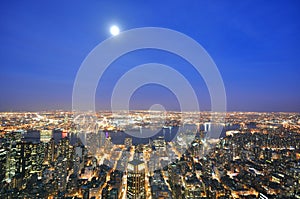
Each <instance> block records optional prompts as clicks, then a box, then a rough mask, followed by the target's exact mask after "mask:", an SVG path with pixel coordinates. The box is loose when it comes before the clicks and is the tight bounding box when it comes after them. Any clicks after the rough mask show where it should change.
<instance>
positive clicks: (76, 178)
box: [0, 111, 300, 198]
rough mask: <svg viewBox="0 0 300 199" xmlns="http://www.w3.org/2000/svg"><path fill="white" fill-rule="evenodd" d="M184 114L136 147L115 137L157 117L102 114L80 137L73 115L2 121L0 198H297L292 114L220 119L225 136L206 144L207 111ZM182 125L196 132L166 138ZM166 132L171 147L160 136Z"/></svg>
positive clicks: (298, 124) (298, 125)
mask: <svg viewBox="0 0 300 199" xmlns="http://www.w3.org/2000/svg"><path fill="white" fill-rule="evenodd" d="M159 114H160V113H156V114H155V115H159ZM185 114H188V115H190V117H189V118H192V119H190V120H187V121H182V120H181V119H180V118H181V117H180V115H181V113H177V112H168V113H166V115H167V116H166V121H167V122H166V123H165V125H164V126H163V127H161V129H162V132H163V133H162V134H161V135H160V134H159V133H158V135H156V136H153V137H150V138H148V139H146V142H145V143H142V141H140V140H134V137H132V136H128V137H122V136H120V135H119V134H125V132H126V131H127V129H128V130H131V131H133V130H134V129H136V131H140V130H141V129H143V128H145V129H147V128H149V125H150V124H154V125H155V124H157V123H158V121H157V120H160V118H159V117H151V116H155V115H152V114H149V112H148V111H133V112H131V113H130V116H131V117H130V118H131V120H130V121H128V122H129V123H127V124H126V129H125V128H124V127H120V126H118V125H117V124H118V123H122V122H123V123H124V121H127V120H124V118H123V119H122V117H119V118H118V119H117V120H116V119H115V118H112V117H111V116H112V115H111V114H110V113H109V112H99V113H97V116H96V118H97V119H96V121H95V123H93V124H94V125H93V126H85V127H84V128H85V129H78V128H76V124H74V122H73V121H74V120H73V114H72V112H63V111H54V112H40V113H35V112H7V113H2V114H1V129H0V130H1V139H0V141H1V142H0V144H1V151H0V152H1V153H0V158H1V159H0V160H1V162H0V164H1V167H0V168H1V170H0V174H1V179H3V180H2V181H1V192H0V193H1V196H2V197H6V198H258V197H259V198H299V197H300V190H299V186H300V164H299V160H300V114H299V113H257V112H248V113H245V112H230V113H227V115H226V123H225V126H224V128H223V133H222V135H221V137H220V139H219V140H218V141H214V142H209V140H207V139H206V135H207V134H208V133H209V132H210V131H211V130H212V129H213V128H212V126H213V124H212V123H210V121H209V116H210V115H211V114H210V113H205V112H204V113H201V114H199V113H198V114H197V113H192V112H191V113H185ZM215 114H216V115H217V113H215ZM120 115H122V113H120ZM122 120H123V121H122ZM149 121H151V122H149ZM188 125H190V126H194V131H193V130H191V129H193V128H185V129H180V128H179V129H178V131H183V132H175V131H172V128H177V127H178V126H188ZM80 132H88V133H85V136H86V140H92V141H90V142H88V141H86V145H84V144H83V143H82V141H81V140H82V139H80ZM172 133H175V134H177V136H174V139H175V140H174V139H171V138H169V137H168V141H167V139H165V138H167V136H166V137H164V136H163V135H166V134H172ZM180 133H183V134H184V135H180ZM189 139H192V141H190V140H189ZM185 144H186V145H187V148H186V150H185V151H184V152H181V150H182V148H184V147H183V146H184V145H185Z"/></svg>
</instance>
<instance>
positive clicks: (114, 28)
mask: <svg viewBox="0 0 300 199" xmlns="http://www.w3.org/2000/svg"><path fill="white" fill-rule="evenodd" d="M109 31H110V34H111V35H112V36H116V35H118V34H119V33H120V29H119V27H118V26H115V25H113V26H111V27H110V30H109Z"/></svg>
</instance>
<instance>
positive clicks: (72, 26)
mask: <svg viewBox="0 0 300 199" xmlns="http://www.w3.org/2000/svg"><path fill="white" fill-rule="evenodd" d="M112 24H117V25H119V26H120V28H121V29H122V30H128V29H132V28H138V27H147V26H155V27H165V28H170V29H173V30H176V31H180V32H182V33H184V34H186V35H188V36H190V37H192V38H193V39H195V40H196V41H197V42H199V43H200V44H201V45H202V46H203V47H204V48H205V49H206V50H207V52H208V53H209V54H210V56H211V57H212V58H213V60H214V61H215V63H216V64H217V66H218V68H219V70H220V73H221V75H222V77H223V80H224V84H225V88H226V93H227V104H228V110H229V111H297V112H300V92H299V85H300V67H299V66H300V57H299V54H300V48H299V44H300V3H299V2H298V1H296V0H295V1H252V0H251V1H230V2H229V1H213V2H211V1H174V0H173V1H155V0H154V1H107V2H104V1H103V2H102V1H86V2H84V1H48V2H46V3H45V2H43V3H42V2H40V1H14V2H13V1H6V2H4V1H2V2H1V3H0V30H1V32H0V34H1V35H0V58H1V62H0V69H1V73H0V85H1V86H0V91H1V98H0V110H1V111H10V110H32V111H35V110H52V109H71V104H72V87H73V82H74V80H75V77H76V73H77V70H78V69H79V67H80V64H81V63H82V61H83V60H84V58H85V57H86V56H87V54H88V53H89V52H90V51H91V50H92V49H93V48H94V47H95V46H97V45H98V44H99V43H100V42H101V41H103V40H105V39H106V38H108V37H110V34H109V27H110V26H111V25H112ZM153 60H154V61H156V62H160V63H163V64H169V65H172V66H173V67H174V68H176V67H178V66H179V65H181V66H182V65H184V66H185V67H184V69H182V71H180V72H181V73H182V74H185V75H186V76H187V79H189V80H190V81H191V84H192V85H193V87H194V89H195V90H196V91H197V95H198V98H199V101H200V102H201V103H202V104H201V103H200V107H202V109H203V110H209V109H210V100H209V94H208V92H207V89H206V86H205V84H204V83H203V80H202V79H201V77H200V76H198V75H196V74H194V71H193V70H191V69H190V67H189V66H188V65H185V63H183V61H182V60H180V59H179V58H177V57H176V56H174V55H170V54H168V53H165V52H157V51H144V52H135V53H132V54H130V55H128V57H127V58H126V57H121V58H120V59H118V60H117V61H116V62H115V63H114V64H113V65H112V66H111V68H110V69H109V70H110V71H112V72H109V71H107V73H106V75H105V76H104V77H103V82H102V83H101V82H100V84H99V87H98V90H97V94H96V100H97V108H98V109H108V108H109V99H110V95H111V89H112V88H113V83H114V82H116V80H117V79H118V78H119V77H120V75H121V74H122V73H123V72H125V70H126V69H130V67H133V66H135V65H136V64H142V63H147V62H149V61H152V62H153ZM120 65H122V66H124V67H123V68H121V69H120ZM156 103H161V104H164V105H165V106H167V107H168V109H174V108H176V107H177V106H178V103H177V101H176V98H175V96H174V94H172V93H170V91H168V90H167V89H166V88H162V87H158V86H145V87H143V88H140V89H139V90H138V91H136V93H135V94H134V96H132V108H138V109H140V108H148V107H149V106H151V104H156Z"/></svg>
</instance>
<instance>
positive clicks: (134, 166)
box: [127, 159, 146, 199]
mask: <svg viewBox="0 0 300 199" xmlns="http://www.w3.org/2000/svg"><path fill="white" fill-rule="evenodd" d="M127 198H128V199H144V198H146V194H145V164H144V162H142V161H140V160H137V159H135V160H132V161H130V162H128V175H127Z"/></svg>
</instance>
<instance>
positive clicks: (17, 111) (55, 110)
mask: <svg viewBox="0 0 300 199" xmlns="http://www.w3.org/2000/svg"><path fill="white" fill-rule="evenodd" d="M114 111H116V112H122V111H129V112H131V111H144V112H145V111H153V112H178V113H179V112H183V113H188V112H193V113H196V112H199V113H201V112H213V113H221V112H218V111H211V110H203V111H192V110H191V111H180V110H165V111H163V110H149V109H132V110H114ZM26 112H27V113H41V112H74V113H75V112H86V113H89V112H93V111H76V110H66V109H53V110H39V111H33V110H11V111H3V110H0V113H26ZM95 112H96V113H97V112H112V110H96V111H95ZM223 113H297V114H300V112H298V111H236V110H234V111H233V110H231V111H225V112H223Z"/></svg>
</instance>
